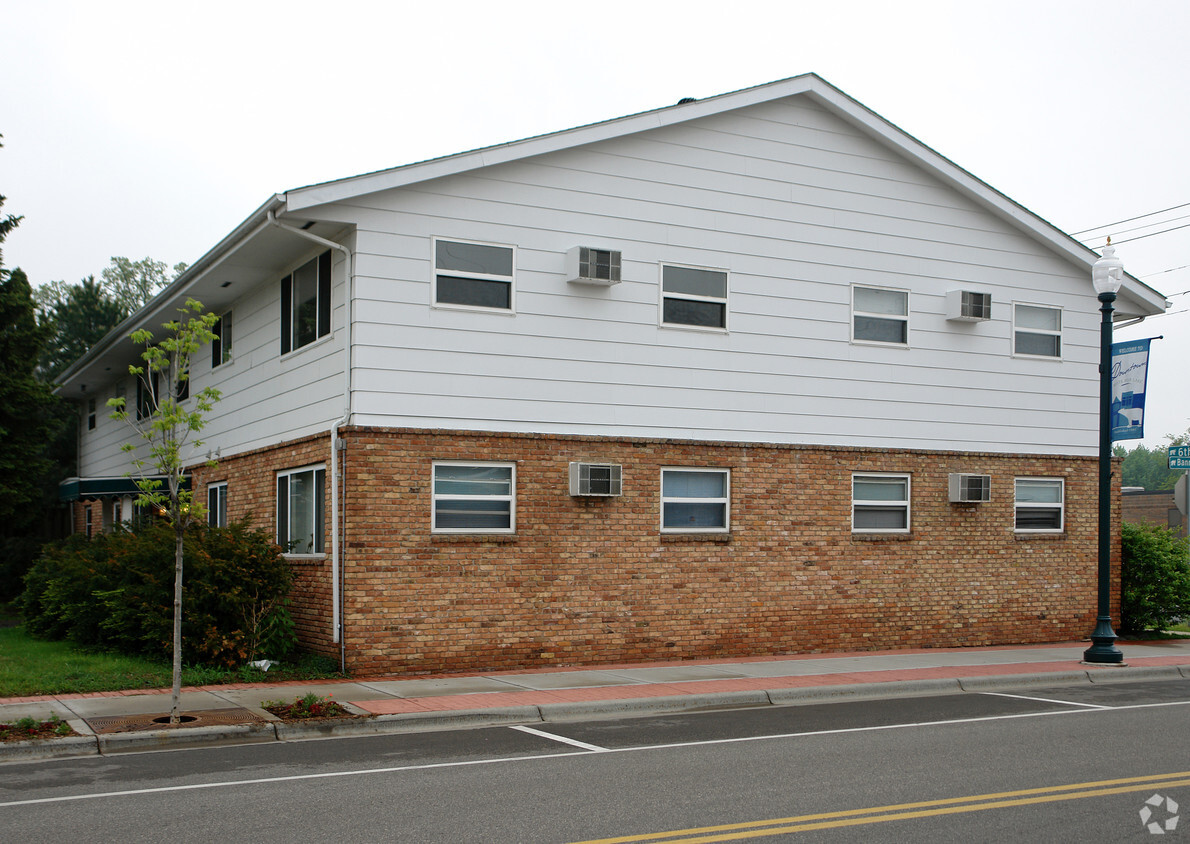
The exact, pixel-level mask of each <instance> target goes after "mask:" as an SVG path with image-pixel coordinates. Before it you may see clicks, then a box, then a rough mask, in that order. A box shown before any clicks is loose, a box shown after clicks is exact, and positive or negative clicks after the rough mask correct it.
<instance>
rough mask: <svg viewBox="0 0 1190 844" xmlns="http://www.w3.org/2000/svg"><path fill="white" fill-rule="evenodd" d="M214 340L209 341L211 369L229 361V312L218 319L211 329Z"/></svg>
mask: <svg viewBox="0 0 1190 844" xmlns="http://www.w3.org/2000/svg"><path fill="white" fill-rule="evenodd" d="M211 330H212V331H214V333H215V338H214V339H213V340H211V369H214V368H215V367H216V366H221V365H223V364H225V363H227V362H228V361H229V360H231V311H228V312H227V313H225V314H224V315H223V316H221V317H219V321H218V322H216V323H215V327H214V328H213V329H211Z"/></svg>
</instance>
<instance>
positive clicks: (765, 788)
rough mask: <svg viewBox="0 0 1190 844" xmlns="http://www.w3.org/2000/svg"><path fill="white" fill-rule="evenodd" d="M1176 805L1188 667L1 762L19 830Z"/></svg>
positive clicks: (1162, 814) (601, 831)
mask: <svg viewBox="0 0 1190 844" xmlns="http://www.w3.org/2000/svg"><path fill="white" fill-rule="evenodd" d="M1146 801H1153V802H1152V803H1151V804H1150V803H1147V802H1146ZM1183 805H1184V807H1185V813H1186V814H1187V815H1188V816H1190V681H1185V680H1180V681H1178V680H1173V681H1163V682H1150V683H1136V684H1126V685H1125V684H1119V685H1116V684H1111V685H1097V686H1077V687H1075V686H1066V687H1056V688H1049V689H1042V688H1030V689H1027V690H1022V691H1020V692H1019V693H1016V694H1011V695H1010V694H959V695H947V696H940V697H923V698H906V699H896V700H883V701H863V702H848V703H835V704H819V705H806V706H790V707H772V706H768V707H763V708H758V709H743V710H731V711H715V712H704V713H693V714H682V715H668V716H663V717H649V718H636V719H628V720H615V721H591V722H585V723H565V724H560V723H554V724H545V725H541V724H538V725H535V726H534V727H532V728H514V727H498V728H485V729H475V730H461V731H453V732H436V733H421V734H412V735H410V734H406V735H392V736H378V737H366V738H350V739H335V740H324V741H308V742H301V743H293V744H267V745H256V746H249V747H232V748H210V749H202V750H188V751H169V752H158V753H143V754H128V755H121V756H114V757H106V758H84V759H76V760H58V761H47V762H38V763H28V764H8V765H4V766H2V767H0V842H30V844H33V843H34V842H81V841H88V842H89V841H103V842H107V841H118V842H140V841H152V842H158V841H177V842H191V841H202V842H206V841H221V842H240V841H243V842H275V841H276V842H289V841H298V842H319V841H325V840H335V841H351V842H371V841H376V842H381V841H383V842H394V841H396V842H439V841H442V842H485V843H486V842H494V843H495V844H501V843H502V842H577V841H589V840H592V839H597V840H598V839H610V840H613V841H619V840H631V841H641V842H647V841H664V842H694V841H698V842H704V841H741V840H749V841H795V840H807V839H810V840H815V841H861V840H862V841H872V840H876V841H927V842H928V841H967V842H970V841H993V840H994V841H1005V840H1009V841H1132V840H1135V841H1149V840H1154V836H1153V834H1152V833H1151V832H1150V831H1149V830H1148V829H1147V828H1146V825H1145V823H1144V822H1143V821H1146V820H1147V821H1148V823H1149V824H1156V825H1159V826H1160V828H1161V830H1162V834H1163V835H1164V836H1165V837H1163V838H1162V839H1160V840H1171V841H1172V840H1176V837H1177V836H1178V835H1183V836H1190V828H1188V829H1185V830H1183V829H1179V828H1176V827H1174V826H1171V824H1174V823H1176V822H1177V820H1180V814H1181V812H1182V806H1183ZM1144 810H1147V815H1146V816H1145V817H1143V818H1142V811H1144ZM1187 825H1188V827H1190V819H1188V820H1187ZM1170 836H1173V837H1170Z"/></svg>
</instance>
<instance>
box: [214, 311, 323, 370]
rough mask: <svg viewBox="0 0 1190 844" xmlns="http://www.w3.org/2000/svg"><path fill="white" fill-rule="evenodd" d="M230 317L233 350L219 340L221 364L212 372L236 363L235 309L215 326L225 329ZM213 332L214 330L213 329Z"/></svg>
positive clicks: (217, 364)
mask: <svg viewBox="0 0 1190 844" xmlns="http://www.w3.org/2000/svg"><path fill="white" fill-rule="evenodd" d="M228 317H231V343H232V348H231V351H230V352H229V351H228V350H227V349H225V348H223V338H222V337H220V338H219V358H220V361H219V363H216V364H214V365H213V366H212V367H211V369H212V370H216V369H222V368H223V367H225V366H231V365H232V364H234V363H235V362H236V359H235V339H236V336H235V332H236V328H235V315H234V309H233V308H228V309H227V310H226V311H224V312H223V313H221V314H220V315H219V321H218V322H217V323H216V324H215V326H217V327H219V328H222V327H223V320H224V319H226V318H228ZM212 330H214V329H213V328H212ZM331 333H332V334H333V333H334V332H331ZM321 339H323V338H321V337H319V338H318V340H321ZM318 340H315V341H314V342H315V343H317V342H318ZM211 342H212V343H213V342H215V341H214V340H212V341H211ZM306 345H307V346H309V345H313V344H311V343H307V344H306ZM302 348H303V349H304V348H305V346H302ZM289 354H293V350H290V352H289Z"/></svg>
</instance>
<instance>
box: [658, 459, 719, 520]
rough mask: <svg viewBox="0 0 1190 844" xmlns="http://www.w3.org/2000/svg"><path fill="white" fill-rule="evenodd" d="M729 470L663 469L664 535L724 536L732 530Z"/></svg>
mask: <svg viewBox="0 0 1190 844" xmlns="http://www.w3.org/2000/svg"><path fill="white" fill-rule="evenodd" d="M730 481H731V478H730V473H729V472H728V470H727V469H662V470H661V531H662V532H663V533H724V532H726V531H727V529H728V527H729V526H730V524H731V523H730V510H731V503H730V502H731V496H730V489H731V484H730Z"/></svg>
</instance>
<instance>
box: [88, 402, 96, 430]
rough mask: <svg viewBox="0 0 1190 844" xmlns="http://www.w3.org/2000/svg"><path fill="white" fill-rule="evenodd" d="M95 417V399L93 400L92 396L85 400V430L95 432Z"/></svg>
mask: <svg viewBox="0 0 1190 844" xmlns="http://www.w3.org/2000/svg"><path fill="white" fill-rule="evenodd" d="M95 415H96V410H95V398H94V396H92V397H91V398H89V399H87V430H88V431H94V430H95Z"/></svg>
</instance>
